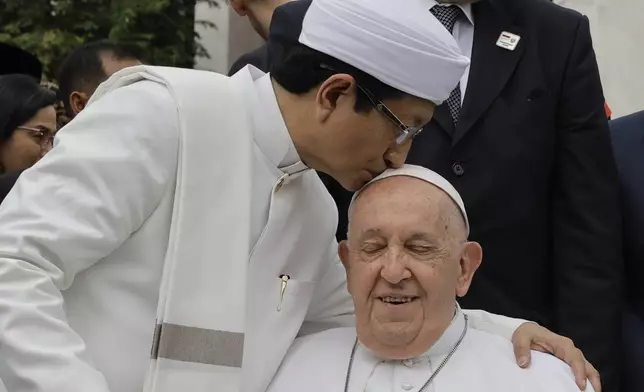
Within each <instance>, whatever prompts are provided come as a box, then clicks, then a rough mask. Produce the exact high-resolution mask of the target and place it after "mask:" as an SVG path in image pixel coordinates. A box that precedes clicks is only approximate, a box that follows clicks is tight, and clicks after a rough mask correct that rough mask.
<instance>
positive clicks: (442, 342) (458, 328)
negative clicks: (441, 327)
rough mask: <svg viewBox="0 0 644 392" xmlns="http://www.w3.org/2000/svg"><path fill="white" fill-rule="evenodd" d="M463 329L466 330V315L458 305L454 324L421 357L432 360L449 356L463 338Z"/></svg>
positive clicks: (453, 319)
mask: <svg viewBox="0 0 644 392" xmlns="http://www.w3.org/2000/svg"><path fill="white" fill-rule="evenodd" d="M463 328H465V315H464V314H463V311H462V310H461V307H460V306H459V305H458V303H456V311H455V312H454V318H452V322H451V323H450V324H449V327H447V329H446V330H445V332H443V334H442V335H441V337H440V338H439V339H438V340H437V341H436V343H434V345H433V346H432V347H431V348H430V349H429V350H427V351H426V352H425V354H423V355H421V356H420V357H421V358H423V357H430V358H431V357H436V356H441V355H447V354H449V352H450V351H452V349H453V348H454V346H456V343H458V340H459V339H460V338H461V335H462V334H463Z"/></svg>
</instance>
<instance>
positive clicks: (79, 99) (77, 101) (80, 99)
mask: <svg viewBox="0 0 644 392" xmlns="http://www.w3.org/2000/svg"><path fill="white" fill-rule="evenodd" d="M87 101H89V97H88V96H87V94H85V93H83V92H80V91H74V92H73V93H71V94H70V96H69V105H70V109H71V111H72V113H74V116H76V115H77V114H78V113H80V112H82V111H83V109H85V106H87Z"/></svg>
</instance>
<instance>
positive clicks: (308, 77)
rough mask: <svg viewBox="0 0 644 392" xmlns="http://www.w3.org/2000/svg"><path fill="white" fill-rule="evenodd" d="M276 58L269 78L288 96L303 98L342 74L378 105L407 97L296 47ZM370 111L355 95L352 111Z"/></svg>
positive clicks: (360, 95) (365, 101)
mask: <svg viewBox="0 0 644 392" xmlns="http://www.w3.org/2000/svg"><path fill="white" fill-rule="evenodd" d="M279 57H280V58H276V59H275V62H274V64H273V67H272V69H271V75H272V77H273V79H275V81H276V82H277V83H278V84H279V85H280V86H282V87H283V88H284V89H285V90H286V91H288V92H290V93H292V94H297V95H301V94H305V93H307V92H309V91H311V89H313V88H315V87H317V86H319V85H320V84H322V82H324V81H325V80H326V79H328V78H329V77H330V76H331V75H333V74H337V73H346V74H349V75H351V76H353V78H354V79H355V80H356V82H357V83H359V84H360V86H361V87H362V88H364V89H366V90H368V91H369V92H371V93H372V94H373V95H374V96H375V98H376V99H379V100H381V101H382V100H386V99H398V98H402V97H404V96H405V95H407V94H406V93H404V92H402V91H400V90H397V89H395V88H393V87H391V86H388V85H386V84H384V83H382V82H381V81H379V80H378V79H376V78H374V77H373V76H371V75H369V74H367V73H365V72H363V71H361V70H359V69H357V68H355V67H353V66H351V65H349V64H346V63H344V62H342V61H340V60H337V59H335V58H333V57H331V56H329V55H326V54H324V53H321V52H318V51H317V50H314V49H311V48H309V47H307V46H304V45H302V44H299V43H296V44H293V45H291V46H288V47H285V48H284V51H283V52H282V54H281V55H280V56H279ZM371 109H373V104H372V103H371V101H370V100H369V98H368V97H367V95H366V94H364V93H358V94H357V95H356V103H355V107H354V110H355V111H356V112H359V113H360V112H369V111H370V110H371Z"/></svg>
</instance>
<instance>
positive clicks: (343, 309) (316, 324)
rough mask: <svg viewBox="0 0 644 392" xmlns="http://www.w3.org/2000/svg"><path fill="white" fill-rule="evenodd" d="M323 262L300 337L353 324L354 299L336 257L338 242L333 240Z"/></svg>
mask: <svg viewBox="0 0 644 392" xmlns="http://www.w3.org/2000/svg"><path fill="white" fill-rule="evenodd" d="M325 260H328V262H327V263H325V271H324V274H323V275H322V279H321V280H320V281H319V282H317V284H316V286H315V290H314V291H313V297H312V299H311V304H310V306H309V309H308V312H307V314H306V318H305V320H304V323H303V324H302V328H301V329H300V334H299V335H300V336H303V335H308V334H311V333H316V332H320V331H324V330H327V329H331V328H340V327H349V326H353V325H354V324H355V320H354V308H353V299H352V298H351V295H349V292H348V291H347V277H346V273H345V270H344V266H343V265H342V263H341V262H340V259H339V258H338V243H337V242H336V241H335V239H334V240H333V241H332V243H331V246H330V248H329V251H328V254H327V255H326V256H325Z"/></svg>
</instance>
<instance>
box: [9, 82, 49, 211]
mask: <svg viewBox="0 0 644 392" xmlns="http://www.w3.org/2000/svg"><path fill="white" fill-rule="evenodd" d="M55 102H56V95H55V94H54V93H53V92H51V91H50V90H47V89H45V88H43V87H41V86H40V84H39V83H38V81H37V80H35V79H34V78H32V77H31V76H27V75H21V74H12V75H4V76H0V201H2V200H4V197H5V196H6V195H7V193H9V191H10V190H11V187H12V186H13V184H14V183H15V181H16V179H17V178H18V176H19V175H20V173H21V172H22V171H23V170H25V169H28V168H30V167H31V166H33V165H34V164H35V163H36V162H38V161H39V160H40V158H42V157H43V156H44V155H45V154H46V153H47V152H48V151H49V150H51V148H52V146H53V139H54V135H55V133H56V110H55V108H54V104H55Z"/></svg>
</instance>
